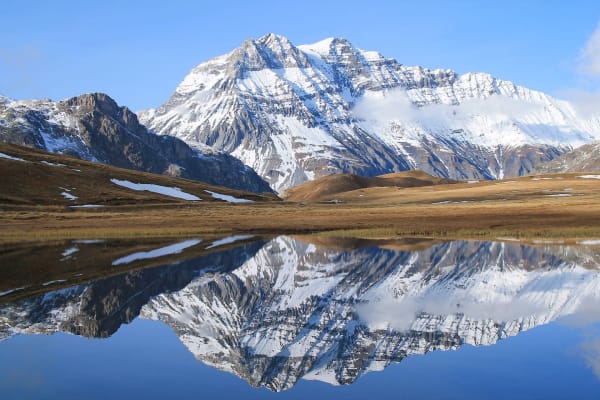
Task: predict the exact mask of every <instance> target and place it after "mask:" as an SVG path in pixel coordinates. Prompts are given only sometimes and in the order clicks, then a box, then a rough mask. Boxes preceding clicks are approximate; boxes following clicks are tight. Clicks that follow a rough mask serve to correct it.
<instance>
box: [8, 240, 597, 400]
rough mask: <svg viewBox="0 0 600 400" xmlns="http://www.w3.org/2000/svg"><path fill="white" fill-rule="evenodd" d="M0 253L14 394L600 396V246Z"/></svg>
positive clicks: (139, 245)
mask: <svg viewBox="0 0 600 400" xmlns="http://www.w3.org/2000/svg"><path fill="white" fill-rule="evenodd" d="M0 250H1V252H0V265H1V269H0V273H1V274H2V279H0V393H1V397H2V398H3V399H84V398H85V399H88V400H91V399H126V398H127V399H130V398H140V399H165V398H172V399H199V398H204V399H206V398H208V399H307V398H314V399H321V398H322V399H376V398H401V399H598V398H600V241H595V240H582V241H579V242H563V241H560V240H558V241H543V240H540V241H532V242H527V243H525V242H519V241H516V240H514V239H510V238H506V239H498V240H497V241H459V240H454V241H447V240H437V239H436V240H434V239H422V238H406V239H398V240H366V239H352V238H329V237H321V236H278V237H255V236H250V235H237V236H230V237H223V238H210V239H207V238H202V237H191V238H184V239H172V238H171V239H149V240H145V241H139V240H68V241H57V242H49V243H40V244H36V245H31V244H28V245H24V244H23V245H18V246H3V247H2V248H1V249H0Z"/></svg>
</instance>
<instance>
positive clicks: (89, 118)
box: [0, 93, 270, 192]
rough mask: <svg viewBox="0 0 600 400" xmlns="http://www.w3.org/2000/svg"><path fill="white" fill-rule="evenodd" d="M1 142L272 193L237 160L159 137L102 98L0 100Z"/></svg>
mask: <svg viewBox="0 0 600 400" xmlns="http://www.w3.org/2000/svg"><path fill="white" fill-rule="evenodd" d="M0 141H3V142H9V143H13V144H18V145H24V146H29V147H35V148H38V149H42V150H46V151H50V152H55V153H62V154H69V155H74V156H76V157H79V158H82V159H86V160H90V161H98V162H102V163H106V164H111V165H114V166H117V167H122V168H129V169H136V170H140V171H146V172H153V173H158V174H168V175H172V176H181V177H184V178H189V179H195V180H199V181H202V182H206V183H210V184H213V185H220V186H227V187H231V188H235V189H243V190H249V191H253V192H266V191H270V188H269V186H268V184H267V183H266V182H265V181H263V180H262V179H261V178H260V177H259V176H258V175H257V174H256V173H255V172H254V171H253V170H252V169H251V168H248V167H247V166H246V165H244V164H243V163H241V162H240V161H239V160H237V159H236V158H234V157H232V156H230V155H228V154H224V153H220V152H217V151H215V150H213V149H210V148H208V147H205V148H203V149H198V148H196V149H192V148H190V147H189V146H188V145H187V144H185V143H184V142H183V141H181V140H180V139H177V138H173V137H170V136H159V135H156V134H154V133H153V132H151V131H149V130H148V129H147V128H146V127H145V126H143V125H142V124H140V123H139V122H138V118H137V116H136V115H135V114H134V113H132V112H131V111H130V110H129V109H127V107H119V106H118V105H117V103H116V102H115V101H114V100H113V99H111V98H110V97H109V96H107V95H105V94H102V93H93V94H85V95H81V96H78V97H73V98H70V99H66V100H63V101H59V102H54V101H50V100H22V101H14V100H10V99H8V98H6V97H0Z"/></svg>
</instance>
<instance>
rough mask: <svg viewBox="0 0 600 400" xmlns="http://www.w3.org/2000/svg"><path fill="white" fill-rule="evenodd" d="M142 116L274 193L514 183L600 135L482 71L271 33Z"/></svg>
mask: <svg viewBox="0 0 600 400" xmlns="http://www.w3.org/2000/svg"><path fill="white" fill-rule="evenodd" d="M139 116H140V119H141V120H142V121H143V122H144V123H145V124H146V125H148V126H149V127H150V128H151V129H153V130H154V131H156V132H158V133H161V134H168V135H174V136H177V137H179V138H181V139H183V140H185V141H186V142H187V143H189V144H191V145H193V146H194V145H196V146H203V145H205V144H206V145H209V146H212V147H213V148H216V149H219V150H223V151H226V152H228V153H230V154H232V155H234V156H236V157H238V158H239V159H241V160H242V161H243V162H244V163H246V164H248V165H249V166H251V167H252V168H254V169H255V170H256V171H257V172H258V173H259V175H261V176H262V177H263V178H264V179H266V180H267V181H268V182H269V183H270V184H271V186H272V187H273V188H274V189H276V190H278V191H279V190H282V189H286V188H288V187H290V186H293V185H297V184H299V183H302V182H304V181H306V180H312V179H314V178H316V177H319V176H323V175H327V174H330V173H334V172H350V173H355V174H358V175H367V176H375V175H380V174H383V173H388V172H395V171H400V170H407V169H421V170H424V171H426V172H429V173H432V174H435V175H439V176H442V177H449V178H492V179H493V178H502V177H508V176H516V175H522V174H526V173H527V172H529V171H530V170H531V169H532V168H533V166H534V165H536V164H538V163H539V162H543V161H548V160H550V159H552V158H554V157H556V156H557V155H559V154H561V153H563V152H565V151H567V150H570V149H571V148H572V147H576V146H579V145H582V144H585V143H588V142H590V141H592V140H594V139H598V138H600V120H599V119H598V118H594V119H591V120H590V119H582V118H580V116H579V115H578V114H577V112H576V110H575V109H574V108H573V107H572V106H571V105H570V104H569V103H567V102H565V101H560V100H557V99H554V98H552V97H550V96H548V95H546V94H544V93H541V92H537V91H534V90H529V89H527V88H524V87H521V86H517V85H515V84H513V83H512V82H509V81H504V80H501V79H497V78H494V77H492V76H490V75H488V74H484V73H467V74H464V75H459V74H457V73H455V72H454V71H451V70H441V69H435V70H432V69H428V68H423V67H419V66H416V67H410V66H405V65H402V64H401V63H399V62H398V61H396V60H394V59H390V58H385V57H384V56H382V55H381V54H379V53H377V52H374V51H364V50H361V49H358V48H356V47H355V46H353V45H352V44H351V43H350V42H348V41H347V40H345V39H337V38H335V39H334V38H330V39H326V40H323V41H321V42H318V43H315V44H310V45H302V46H294V45H293V44H292V43H291V42H290V41H289V40H288V39H287V38H285V37H283V36H278V35H274V34H269V35H266V36H264V37H261V38H259V39H257V40H247V41H246V42H244V43H243V44H242V46H241V47H240V48H238V49H235V50H234V51H232V52H231V53H229V54H226V55H223V56H220V57H217V58H214V59H212V60H209V61H206V62H204V63H202V64H200V65H198V66H197V67H195V68H193V69H192V71H191V72H190V73H189V74H188V75H187V76H186V77H185V78H184V79H183V81H182V82H181V83H180V85H179V86H178V87H177V88H176V90H175V93H174V94H173V95H172V96H171V98H169V99H168V101H167V102H166V103H164V104H163V105H162V106H160V107H158V108H157V109H151V110H146V111H142V112H140V113H139Z"/></svg>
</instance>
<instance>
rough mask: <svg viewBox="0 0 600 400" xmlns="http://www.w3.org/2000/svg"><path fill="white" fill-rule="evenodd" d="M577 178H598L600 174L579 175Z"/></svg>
mask: <svg viewBox="0 0 600 400" xmlns="http://www.w3.org/2000/svg"><path fill="white" fill-rule="evenodd" d="M578 178H583V179H600V175H580V176H578Z"/></svg>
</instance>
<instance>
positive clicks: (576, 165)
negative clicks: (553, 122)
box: [534, 142, 600, 174]
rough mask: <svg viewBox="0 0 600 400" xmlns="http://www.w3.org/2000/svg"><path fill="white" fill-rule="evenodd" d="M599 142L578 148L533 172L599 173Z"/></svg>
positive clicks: (541, 165)
mask: <svg viewBox="0 0 600 400" xmlns="http://www.w3.org/2000/svg"><path fill="white" fill-rule="evenodd" d="M599 171H600V142H594V143H590V144H586V145H583V146H581V147H578V148H576V149H574V150H572V151H570V152H568V153H565V154H563V155H561V156H560V157H557V158H556V159H554V160H552V161H550V162H547V163H543V164H540V165H538V166H537V167H536V168H535V170H534V172H537V173H541V174H551V173H561V172H599Z"/></svg>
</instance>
